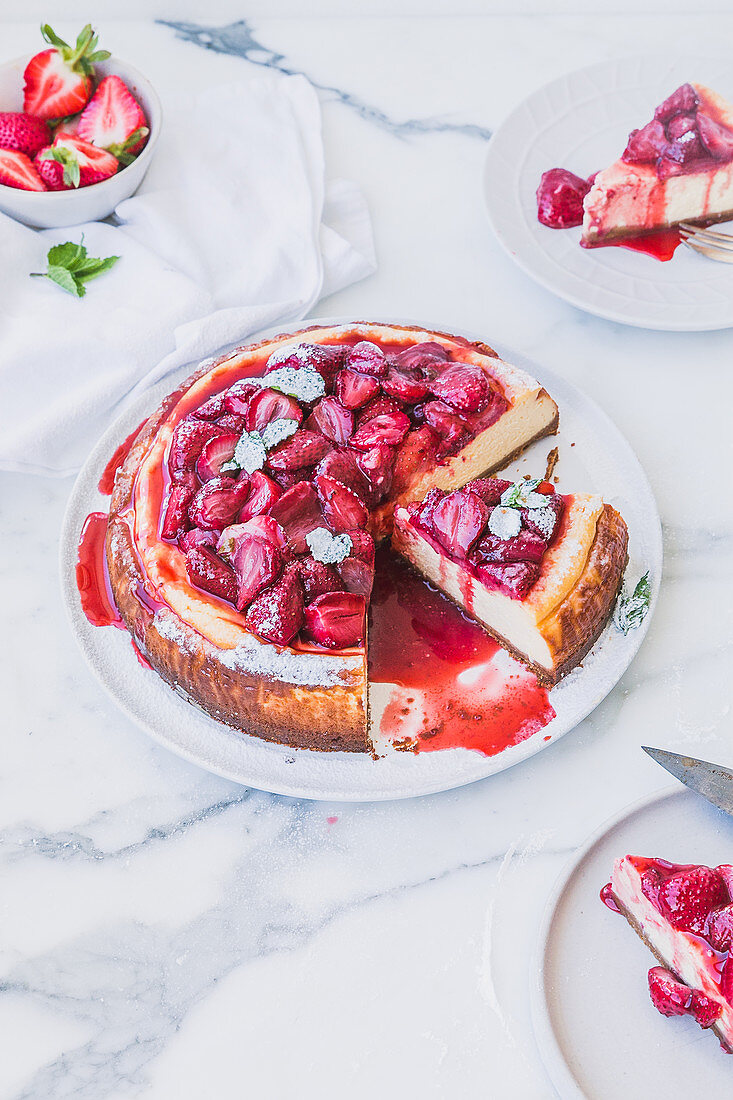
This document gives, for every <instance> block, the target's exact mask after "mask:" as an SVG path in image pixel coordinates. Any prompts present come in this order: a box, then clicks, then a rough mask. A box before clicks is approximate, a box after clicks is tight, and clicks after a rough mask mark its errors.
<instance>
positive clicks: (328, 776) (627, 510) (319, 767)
mask: <svg viewBox="0 0 733 1100" xmlns="http://www.w3.org/2000/svg"><path fill="white" fill-rule="evenodd" d="M340 320H343V319H340ZM403 321H404V319H403ZM338 322H339V319H335V320H334V319H328V320H327V322H326V323H338ZM309 323H310V324H316V323H324V322H322V321H320V320H316V321H311V322H305V321H304V322H302V325H303V326H305V325H306V324H309ZM408 323H413V322H408ZM415 323H417V322H415ZM465 335H469V334H467V333H466V334H465ZM470 338H471V339H477V338H478V337H476V336H475V335H473V336H471V337H470ZM497 350H498V351H499V353H500V354H501V355H503V357H504V358H506V359H508V360H509V361H510V362H515V363H517V364H518V365H519V366H523V367H525V369H527V370H529V371H531V372H532V373H533V374H534V375H535V376H536V377H537V378H539V379H540V380H541V381H542V383H543V384H544V385H545V386H546V388H547V389H548V390H549V392H550V393H551V394H552V395H553V397H554V398H555V399H556V401H557V403H558V405H559V407H560V425H561V429H560V435H559V436H558V437H556V438H553V439H550V440H549V441H548V440H541V441H540V442H538V443H536V444H534V445H533V446H532V447H531V448H529V449H528V450H527V451H526V452H525V454H524V456H523V457H522V458H521V459H520V460H519V461H518V462H517V463H515V464H514V465H513V466H511V467H509V471H513V472H515V473H516V475H517V476H521V475H522V474H524V473H529V472H537V473H539V475H540V476H541V475H542V473H543V472H544V469H545V464H546V459H547V454H548V451H549V450H550V448H551V447H553V446H555V445H557V446H558V447H559V448H560V462H559V465H558V468H557V475H558V476H559V478H560V484H559V486H558V488H559V489H560V490H562V489H563V486H566V487H567V489H568V490H571V489H572V490H576V491H578V492H598V493H601V494H602V495H603V496H604V498H605V499H606V500H607V501H608V502H609V503H610V504H613V505H614V506H615V507H617V508H618V510H619V511H620V512H621V514H622V515H623V516H624V518H625V519H626V522H627V524H628V527H629V535H630V539H629V557H630V563H629V568H628V571H627V576H628V577H629V578H631V579H632V581H634V582H635V581H636V579H637V578H638V577H639V576H640V575H641V574H642V573H643V572H644V571H645V570H647V569H649V570H650V573H651V585H652V605H651V609H650V614H649V615H647V617H646V619H645V620H644V622H643V623H642V625H641V626H640V627H639V628H638V629H637V630H635V631H632V632H631V633H629V634H628V635H626V636H624V635H622V634H621V633H619V631H618V630H616V628H615V627H614V626H613V625H609V626H608V627H607V628H606V630H605V632H604V633H603V635H602V636H601V638H600V639H599V640H598V642H597V643H596V645H595V647H594V649H593V651H592V652H591V654H589V656H588V657H587V658H586V659H585V661H584V662H583V667H582V668H577V669H575V670H574V671H573V672H572V673H571V674H570V675H569V676H567V677H566V678H565V680H563V681H562V682H561V683H560V684H559V685H558V686H557V687H556V688H553V690H552V692H551V702H552V705H553V707H554V709H555V712H556V717H555V718H554V719H553V720H552V721H551V722H550V723H549V724H548V725H547V726H545V727H544V728H543V729H541V730H539V731H538V732H537V733H535V734H533V736H531V737H529V738H527V740H525V741H522V742H521V743H520V744H518V745H514V746H512V747H511V748H509V749H507V750H505V751H504V752H502V753H501V754H499V755H497V756H492V757H486V756H482V755H480V754H479V753H476V752H472V751H469V750H466V749H446V750H444V751H442V752H430V753H422V754H417V755H415V754H413V753H404V752H403V753H399V752H397V753H395V752H392V753H389V754H388V755H387V756H385V757H383V758H380V759H379V760H373V759H372V758H371V757H370V756H368V755H366V754H361V753H319V752H310V751H308V750H302V749H295V750H294V749H289V748H286V747H284V746H281V745H274V744H271V743H269V742H267V741H263V740H260V739H259V738H257V737H250V736H247V735H245V734H241V733H238V732H236V731H235V730H232V729H229V728H228V727H227V726H224V725H222V724H221V723H220V722H216V721H215V720H214V719H212V718H209V717H208V716H207V715H206V714H204V713H203V712H202V711H200V710H198V709H197V708H195V707H193V706H191V705H190V704H189V703H187V702H185V701H184V700H183V699H181V698H180V697H179V696H178V695H176V694H175V693H174V692H173V691H171V689H170V688H169V687H168V686H167V684H165V683H164V681H163V680H162V679H161V678H160V677H159V676H158V675H157V674H156V673H154V672H152V671H150V670H147V669H145V668H142V667H141V666H140V664H139V663H138V661H137V659H136V657H135V654H134V651H133V649H132V646H131V645H130V641H129V636H128V634H127V633H126V632H125V631H121V630H116V629H115V628H114V627H103V628H100V627H93V626H91V625H90V624H89V622H88V621H87V619H86V618H85V616H84V613H83V611H82V609H81V605H80V602H79V593H78V590H77V587H76V580H75V563H76V556H77V545H78V540H79V532H80V531H81V528H82V525H83V523H84V519H85V518H86V516H87V515H88V514H89V513H90V512H93V511H106V510H107V508H108V505H109V499H108V498H107V497H102V496H100V494H99V492H98V489H97V483H98V481H99V477H100V474H101V472H102V470H103V469H104V467H105V465H106V463H107V462H108V460H109V457H110V455H111V454H112V452H113V451H114V449H115V447H116V446H117V445H118V444H119V443H120V442H121V441H122V440H123V439H125V438H126V437H127V436H128V435H129V434H130V432H131V431H133V430H134V429H135V427H136V426H137V425H138V424H139V423H140V421H141V420H143V419H145V418H146V417H147V416H148V415H149V414H150V413H151V412H152V411H153V410H154V409H155V408H156V406H157V405H158V404H159V402H160V401H161V399H162V398H163V397H164V396H165V395H166V394H167V393H169V392H171V390H173V389H174V388H175V386H176V384H177V383H178V381H179V380H182V379H183V378H185V377H186V375H187V373H189V372H190V369H184V370H183V371H181V372H179V373H178V374H177V375H175V376H172V377H168V378H167V379H165V381H163V382H162V383H160V384H159V385H157V386H156V387H155V388H154V389H152V390H150V391H149V392H148V393H146V394H144V395H143V396H141V397H140V398H139V399H138V400H137V401H136V402H135V403H134V404H133V405H132V406H131V407H130V408H129V409H128V410H127V411H126V412H125V413H124V415H123V416H121V417H120V418H119V420H118V421H117V422H116V423H115V424H114V425H113V426H112V427H111V428H110V429H109V431H108V432H107V433H106V434H105V435H104V436H103V437H102V439H101V440H100V441H99V443H98V444H97V446H96V447H95V449H94V451H93V452H92V454H91V455H90V457H89V459H88V460H87V462H86V464H85V466H84V468H83V469H82V471H81V473H80V474H79V477H78V480H77V482H76V485H75V486H74V489H73V491H72V494H71V498H70V500H69V505H68V509H67V513H66V517H65V519H64V527H63V532H62V537H61V579H62V586H63V593H64V600H65V603H66V607H67V610H68V612H69V616H70V618H71V625H72V629H73V631H74V634H75V635H76V638H77V640H78V642H79V644H80V646H81V648H82V652H83V653H84V656H85V657H86V659H87V661H88V662H89V664H90V665H91V668H92V670H93V671H94V672H95V673H96V675H97V676H98V678H99V679H100V681H101V682H102V684H103V686H104V687H105V688H106V689H107V690H108V691H109V692H110V694H111V695H112V697H113V699H114V700H115V702H116V703H117V704H118V705H119V706H120V707H121V708H122V710H123V711H124V712H125V713H126V714H127V715H129V716H130V718H132V719H133V720H134V721H135V722H136V723H137V724H138V725H139V726H141V727H142V728H143V729H144V730H146V731H147V732H148V733H150V734H151V735H152V736H153V737H154V738H156V740H158V741H160V742H161V743H162V744H163V745H165V746H166V747H167V748H169V749H171V750H172V751H173V752H176V753H178V754H179V755H180V756H183V757H185V758H186V759H188V760H192V761H193V762H195V763H197V764H200V765H201V766H202V767H204V768H207V769H208V770H209V771H212V772H216V773H218V774H219V775H224V776H226V777H228V778H230V779H235V780H237V781H239V782H241V783H246V784H248V785H250V786H254V787H258V788H260V789H263V790H267V791H274V792H276V793H278V794H289V795H297V796H303V797H306V798H319V799H329V800H331V799H343V800H348V801H352V800H354V801H359V800H378V799H390V798H408V797H412V796H415V795H421V794H430V793H433V792H435V791H440V790H448V789H449V788H451V787H458V786H461V785H462V784H464V783H471V782H473V781H474V780H476V779H483V778H484V777H485V776H488V775H492V774H493V773H495V772H499V771H503V770H504V769H505V768H508V767H510V766H511V765H512V764H516V763H518V761H520V760H524V759H526V758H527V757H529V756H532V755H533V754H534V753H536V752H538V751H539V750H540V749H542V748H545V747H547V745H549V744H552V743H553V742H554V741H555V740H557V738H558V737H561V736H562V735H563V734H565V733H567V732H568V730H571V729H573V727H574V726H576V725H577V724H578V722H580V721H581V720H582V719H583V718H585V717H586V715H587V714H589V713H590V712H591V711H592V710H593V709H594V708H595V707H597V706H598V704H599V703H600V702H601V701H602V700H603V699H604V698H605V697H606V695H607V694H608V693H609V691H611V689H612V688H613V687H614V686H615V684H616V683H617V682H618V680H619V679H620V678H621V676H622V675H623V673H624V672H625V670H626V668H627V667H628V665H629V663H630V662H631V660H632V658H633V657H634V654H635V653H636V651H637V649H638V648H639V646H640V645H641V642H642V640H643V638H644V635H645V633H646V630H647V627H648V625H649V620H650V618H651V610H653V607H654V603H655V601H656V597H657V592H658V589H659V581H660V577H661V571H662V536H661V526H660V522H659V516H658V514H657V509H656V504H655V502H654V497H653V496H652V492H651V489H650V487H649V483H648V481H647V479H646V477H645V475H644V472H643V470H642V469H641V467H640V465H639V462H638V460H637V458H636V456H635V455H634V453H633V451H632V450H631V448H630V447H629V445H628V443H627V442H626V440H625V439H624V438H623V436H621V435H620V433H619V432H618V430H617V428H615V427H614V425H613V424H612V423H611V421H610V420H609V419H608V417H607V416H606V415H605V414H604V413H603V412H601V410H600V409H599V408H598V407H597V406H596V405H594V404H593V402H592V401H590V400H589V399H588V398H587V397H585V396H584V395H583V394H582V393H580V391H579V390H577V389H575V387H574V386H571V385H570V384H569V383H568V382H565V381H564V380H563V379H562V378H560V377H559V376H558V375H555V374H553V373H551V372H550V371H548V370H544V369H542V368H540V367H537V366H535V365H534V364H532V363H528V362H527V361H526V360H523V359H521V358H520V357H519V356H516V355H513V354H511V353H510V352H507V351H506V350H502V349H497ZM571 443H573V444H574V446H573V447H571V446H570V444H571ZM508 476H511V474H510V475H508ZM547 738H549V740H547Z"/></svg>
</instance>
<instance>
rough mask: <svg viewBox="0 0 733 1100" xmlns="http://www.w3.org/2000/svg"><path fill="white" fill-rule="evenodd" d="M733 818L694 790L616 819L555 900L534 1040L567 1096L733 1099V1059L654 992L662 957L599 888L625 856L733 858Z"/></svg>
mask: <svg viewBox="0 0 733 1100" xmlns="http://www.w3.org/2000/svg"><path fill="white" fill-rule="evenodd" d="M732 854H733V820H732V819H731V818H730V817H728V815H727V814H724V813H723V812H722V811H721V810H716V809H715V807H714V806H711V805H710V803H709V802H707V801H706V800H705V799H704V798H701V797H700V796H699V795H696V794H694V793H693V792H692V791H688V790H687V789H686V788H684V787H679V786H677V787H675V788H674V789H673V790H665V791H662V792H661V793H657V794H655V795H652V796H651V797H650V798H646V799H644V800H643V801H642V802H638V803H636V804H635V805H633V806H631V807H627V808H626V809H625V810H624V811H623V812H622V813H621V814H619V816H618V817H616V818H614V819H613V820H612V821H611V822H607V823H606V824H605V825H604V826H603V827H602V828H601V829H600V830H599V831H598V832H597V833H596V834H595V835H594V836H593V837H591V839H590V840H589V841H588V843H587V844H585V845H584V847H583V848H582V849H581V850H580V852H579V853H578V854H577V855H576V856H575V857H574V858H573V860H572V862H571V864H570V866H569V867H568V868H567V869H566V870H565V872H564V873H563V875H562V876H561V879H560V881H559V883H558V885H557V886H556V888H555V891H554V893H553V896H552V897H551V899H550V901H549V903H548V906H547V910H546V913H545V917H544V920H543V925H542V929H541V932H540V938H539V942H538V950H537V955H536V958H535V960H534V964H533V966H532V974H533V975H534V977H533V987H532V1020H533V1024H534V1031H535V1038H536V1039H537V1044H538V1046H539V1050H540V1054H541V1056H542V1060H543V1062H544V1064H545V1069H546V1070H547V1072H548V1074H549V1076H550V1079H551V1080H552V1083H553V1085H554V1086H555V1088H556V1089H557V1091H558V1093H559V1094H560V1096H561V1097H562V1098H563V1100H569V1098H571V1097H573V1098H576V1097H577V1098H579V1100H618V1098H619V1097H623V1096H627V1097H629V1098H630V1100H631V1098H636V1097H642V1096H653V1097H658V1096H690V1097H692V1096H699V1095H700V1082H701V1081H704V1082H705V1090H704V1091H705V1095H706V1096H711V1097H712V1096H716V1097H718V1096H730V1095H731V1087H732V1086H731V1074H732V1073H733V1056H732V1055H726V1054H724V1053H723V1051H722V1050H721V1049H720V1045H719V1043H718V1041H717V1039H716V1038H715V1036H714V1035H712V1034H707V1033H706V1032H704V1031H703V1030H702V1028H700V1027H698V1025H697V1024H696V1023H695V1021H694V1020H692V1019H687V1018H673V1019H667V1018H666V1017H665V1016H662V1015H661V1014H660V1013H659V1012H657V1010H656V1009H655V1008H654V1006H653V1005H652V1003H651V1000H650V999H649V990H648V986H647V971H648V970H649V968H650V967H652V966H656V965H657V963H656V960H655V958H654V956H653V955H652V953H651V952H650V951H649V949H648V948H647V947H646V946H645V945H644V944H643V943H642V942H641V940H640V939H639V937H638V936H637V935H636V933H635V932H633V931H632V929H631V928H630V927H629V925H628V923H627V922H626V921H625V920H624V918H623V917H622V916H620V915H619V914H618V913H613V912H612V911H611V910H610V909H608V908H606V906H605V905H604V904H603V903H602V902H601V900H600V897H599V893H600V890H601V889H602V887H603V886H604V885H605V883H607V882H608V880H609V878H610V876H611V868H612V866H613V861H614V860H615V859H617V858H618V857H619V856H624V855H639V856H656V857H659V858H662V859H668V860H670V861H671V862H672V863H703V864H707V865H708V866H712V867H714V866H716V865H717V864H719V863H730V861H731V856H732Z"/></svg>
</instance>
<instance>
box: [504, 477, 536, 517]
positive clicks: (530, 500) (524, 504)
mask: <svg viewBox="0 0 733 1100" xmlns="http://www.w3.org/2000/svg"><path fill="white" fill-rule="evenodd" d="M541 484H542V482H541V481H540V479H539V478H531V479H529V480H528V481H516V482H515V483H514V485H510V486H509V488H508V489H505V490H504V492H503V493H502V494H501V504H502V506H503V507H504V508H530V509H531V508H545V507H546V506H547V497H546V496H545V495H544V493H536V492H535V489H536V488H537V486H538V485H541Z"/></svg>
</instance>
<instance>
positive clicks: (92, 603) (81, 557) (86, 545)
mask: <svg viewBox="0 0 733 1100" xmlns="http://www.w3.org/2000/svg"><path fill="white" fill-rule="evenodd" d="M106 534H107V515H106V513H105V512H92V513H91V515H89V516H87V518H86V520H85V521H84V526H83V528H82V532H81V538H80V539H79V551H78V554H77V559H76V584H77V587H78V589H79V595H80V597H81V607H82V611H83V612H84V614H85V615H86V617H87V619H88V620H89V622H90V623H91V624H92V626H117V627H120V628H121V629H124V623H123V622H122V619H121V617H120V613H119V612H118V610H117V608H116V607H115V602H114V599H113V598H112V592H111V589H110V585H109V579H108V577H107V562H106V559H105V553H104V540H105V536H106Z"/></svg>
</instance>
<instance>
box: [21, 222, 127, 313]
mask: <svg viewBox="0 0 733 1100" xmlns="http://www.w3.org/2000/svg"><path fill="white" fill-rule="evenodd" d="M119 258H120V257H119V256H106V257H104V258H102V257H96V256H89V255H88V253H87V250H86V248H85V247H84V238H83V237H82V239H81V241H80V242H79V244H75V243H74V242H73V241H66V242H65V243H64V244H55V245H54V246H53V248H50V249H49V250H48V256H47V257H46V259H47V261H48V268H47V270H46V271H32V272H31V275H32V276H33V277H34V278H39V279H50V280H51V281H52V282H54V283H56V285H57V286H60V287H61V289H62V290H65V291H67V292H68V293H69V294H73V295H74V296H75V297H76V298H83V297H84V295H85V294H86V292H87V291H86V286H85V285H84V284H85V283H88V282H89V280H90V279H96V278H97V276H98V275H103V274H104V272H105V271H109V269H110V268H111V267H113V266H114V265H115V264H116V263H117V261H118V260H119Z"/></svg>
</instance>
